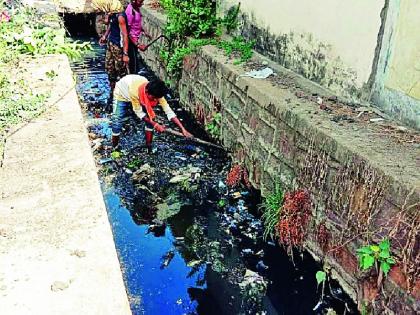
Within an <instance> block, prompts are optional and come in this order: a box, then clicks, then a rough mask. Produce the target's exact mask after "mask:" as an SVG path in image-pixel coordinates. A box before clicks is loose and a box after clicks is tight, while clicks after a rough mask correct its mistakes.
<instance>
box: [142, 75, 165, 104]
mask: <svg viewBox="0 0 420 315" xmlns="http://www.w3.org/2000/svg"><path fill="white" fill-rule="evenodd" d="M146 93H147V97H148V98H149V99H150V100H151V101H154V100H157V99H159V98H161V97H163V96H165V95H166V94H167V93H168V89H167V88H166V86H165V83H163V81H162V80H159V79H155V80H152V81H149V83H147V85H146Z"/></svg>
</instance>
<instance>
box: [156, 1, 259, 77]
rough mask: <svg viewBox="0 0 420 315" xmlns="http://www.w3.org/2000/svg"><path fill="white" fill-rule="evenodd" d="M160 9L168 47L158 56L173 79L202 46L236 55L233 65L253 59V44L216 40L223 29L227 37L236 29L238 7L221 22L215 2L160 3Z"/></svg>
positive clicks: (240, 40)
mask: <svg viewBox="0 0 420 315" xmlns="http://www.w3.org/2000/svg"><path fill="white" fill-rule="evenodd" d="M161 5H162V7H163V8H164V10H165V12H166V14H167V24H166V29H165V35H166V36H167V37H168V38H169V39H170V42H171V45H170V47H169V48H168V47H164V48H163V49H162V50H161V51H160V56H161V58H162V59H163V60H164V61H165V62H166V63H167V66H166V67H167V70H168V72H169V73H170V74H171V75H172V76H177V75H179V74H180V70H181V68H182V61H183V59H184V57H185V56H187V55H189V54H192V53H194V52H196V51H198V50H199V48H200V47H202V46H205V45H215V46H218V47H219V48H223V49H224V50H225V51H226V53H227V54H228V55H229V56H230V55H232V54H233V53H235V54H237V55H239V56H240V58H239V59H238V60H236V61H235V63H236V64H238V63H241V62H243V61H246V60H248V59H249V58H250V57H251V56H252V47H253V42H250V43H246V42H244V41H243V40H242V39H241V38H234V39H233V40H232V41H226V40H221V39H220V38H218V37H219V36H220V35H221V33H222V31H221V30H222V28H223V27H224V28H226V30H227V31H228V33H230V32H232V31H233V30H234V29H235V28H236V27H237V17H238V14H239V8H240V6H239V5H238V6H233V7H232V8H231V9H230V10H229V11H228V12H227V14H226V16H225V17H224V18H222V19H221V18H218V17H217V14H216V5H217V1H216V0H211V1H208V0H162V1H161ZM215 36H216V38H215Z"/></svg>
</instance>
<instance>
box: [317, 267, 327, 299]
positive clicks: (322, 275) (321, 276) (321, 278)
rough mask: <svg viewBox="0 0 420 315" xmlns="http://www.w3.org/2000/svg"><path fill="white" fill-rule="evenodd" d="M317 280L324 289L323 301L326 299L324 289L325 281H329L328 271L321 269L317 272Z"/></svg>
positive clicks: (322, 293) (322, 292)
mask: <svg viewBox="0 0 420 315" xmlns="http://www.w3.org/2000/svg"><path fill="white" fill-rule="evenodd" d="M315 278H316V282H317V284H318V286H319V285H320V284H322V291H321V301H322V300H323V299H324V290H325V282H326V281H327V273H326V272H325V271H322V270H319V271H317V272H316V274H315Z"/></svg>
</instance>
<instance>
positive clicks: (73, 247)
mask: <svg viewBox="0 0 420 315" xmlns="http://www.w3.org/2000/svg"><path fill="white" fill-rule="evenodd" d="M26 68H27V69H28V72H27V73H28V75H29V76H30V77H31V81H34V83H32V84H33V85H31V86H33V88H34V89H35V90H36V89H37V87H39V88H41V87H42V86H43V84H44V85H45V82H48V79H47V78H46V76H45V73H46V72H47V71H50V70H52V69H54V71H55V72H56V73H58V76H57V77H56V78H55V81H54V82H53V84H51V85H52V86H53V88H52V90H51V97H50V105H49V107H48V109H47V112H46V113H44V114H43V115H42V116H41V117H40V118H38V119H36V120H34V121H33V122H31V123H30V124H28V125H26V126H25V127H23V128H22V129H20V130H19V131H18V132H16V133H15V134H14V135H13V136H11V137H10V138H9V139H8V140H7V142H6V147H5V158H4V164H3V167H2V168H1V169H0V183H1V184H0V196H1V200H0V313H1V314H5V315H6V314H7V315H8V314H19V315H22V314H43V315H44V314H101V315H102V314H113V315H116V314H130V313H131V312H130V308H129V303H128V299H127V295H126V292H125V287H124V283H123V279H122V273H121V270H120V265H119V262H118V258H117V254H116V250H115V245H114V241H113V238H112V232H111V228H110V224H109V221H108V217H107V213H106V209H105V205H104V202H103V198H102V194H101V191H100V187H99V182H98V177H97V173H96V168H95V164H94V161H93V157H92V154H91V150H90V147H89V144H88V137H87V133H86V129H85V126H84V123H83V119H82V113H81V110H80V107H79V103H78V99H77V95H76V91H75V89H74V83H73V79H72V73H71V70H70V66H69V63H68V60H67V58H66V57H61V56H59V57H57V56H56V57H54V56H53V57H46V59H43V60H34V61H33V62H31V64H29V65H27V66H26ZM41 79H42V81H40V80H41ZM43 82H44V83H43ZM60 98H61V100H59V101H58V102H57V103H56V104H51V103H53V102H56V100H58V99H60Z"/></svg>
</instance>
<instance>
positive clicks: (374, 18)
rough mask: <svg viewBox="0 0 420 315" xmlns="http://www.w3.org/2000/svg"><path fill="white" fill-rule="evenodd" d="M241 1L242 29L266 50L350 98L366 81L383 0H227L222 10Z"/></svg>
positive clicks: (261, 49) (279, 59) (372, 57)
mask: <svg viewBox="0 0 420 315" xmlns="http://www.w3.org/2000/svg"><path fill="white" fill-rule="evenodd" d="M239 2H240V3H241V11H242V13H243V17H244V19H245V20H244V23H245V25H244V26H245V27H244V28H241V29H240V32H241V34H242V35H244V36H246V37H247V38H249V39H255V40H256V41H257V48H258V50H259V52H261V53H262V54H268V55H270V56H271V57H272V58H273V59H274V60H275V61H278V62H280V63H281V64H282V65H284V66H286V67H287V68H289V69H291V70H294V71H296V72H298V73H300V74H302V75H304V76H305V77H307V78H309V79H311V80H315V81H316V82H318V83H320V84H322V85H324V86H326V87H329V88H330V89H333V90H334V91H337V92H340V93H341V94H343V93H345V94H347V95H348V96H352V95H353V94H354V93H355V92H356V91H354V90H352V89H355V88H357V89H361V88H362V87H363V86H364V84H366V83H367V81H368V79H369V76H370V72H371V68H372V63H373V59H374V56H375V48H376V39H377V36H378V31H379V28H380V26H381V17H380V13H381V10H382V8H383V6H384V2H385V1H384V0H375V1H364V0H356V1H342V0H325V1H313V0H297V1H296V0H284V1H277V0H263V1H253V0H241V1H239V0H224V1H221V3H222V8H221V10H222V11H224V10H226V9H227V8H229V7H231V6H232V5H236V4H238V3H239Z"/></svg>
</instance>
